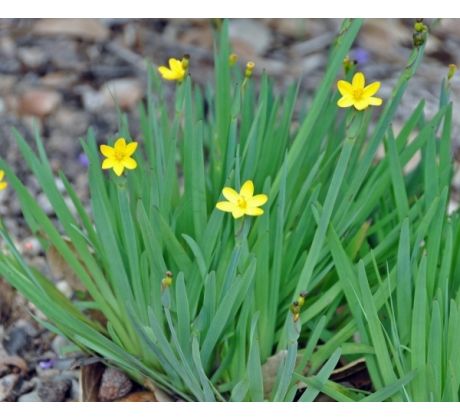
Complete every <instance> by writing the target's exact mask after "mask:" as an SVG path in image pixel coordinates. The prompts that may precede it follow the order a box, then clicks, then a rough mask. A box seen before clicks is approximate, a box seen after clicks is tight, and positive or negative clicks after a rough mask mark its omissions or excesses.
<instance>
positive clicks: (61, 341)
mask: <svg viewBox="0 0 460 420" xmlns="http://www.w3.org/2000/svg"><path fill="white" fill-rule="evenodd" d="M71 345H72V342H70V341H69V340H68V339H67V338H65V337H63V336H62V335H57V336H56V337H55V338H54V339H53V341H52V342H51V349H52V350H53V351H54V352H55V353H56V354H57V355H58V356H63V355H64V353H65V350H66V347H69V346H71Z"/></svg>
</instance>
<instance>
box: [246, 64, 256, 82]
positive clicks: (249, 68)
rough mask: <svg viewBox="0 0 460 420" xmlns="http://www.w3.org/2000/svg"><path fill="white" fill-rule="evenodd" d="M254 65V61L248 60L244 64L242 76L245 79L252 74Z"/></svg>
mask: <svg viewBox="0 0 460 420" xmlns="http://www.w3.org/2000/svg"><path fill="white" fill-rule="evenodd" d="M255 66H256V63H254V61H248V62H247V64H246V70H245V72H244V77H245V78H246V79H249V78H250V77H251V76H252V72H253V71H254V67H255Z"/></svg>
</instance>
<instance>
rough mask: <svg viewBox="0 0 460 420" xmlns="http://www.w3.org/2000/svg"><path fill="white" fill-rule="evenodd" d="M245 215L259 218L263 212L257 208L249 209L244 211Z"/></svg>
mask: <svg viewBox="0 0 460 420" xmlns="http://www.w3.org/2000/svg"><path fill="white" fill-rule="evenodd" d="M246 214H247V215H248V216H261V215H262V214H264V211H263V210H262V209H259V207H250V208H248V209H246Z"/></svg>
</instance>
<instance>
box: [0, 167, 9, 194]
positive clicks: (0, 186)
mask: <svg viewBox="0 0 460 420" xmlns="http://www.w3.org/2000/svg"><path fill="white" fill-rule="evenodd" d="M4 176H5V171H2V170H0V191H1V190H4V189H5V188H6V187H7V186H8V182H6V181H3V177H4Z"/></svg>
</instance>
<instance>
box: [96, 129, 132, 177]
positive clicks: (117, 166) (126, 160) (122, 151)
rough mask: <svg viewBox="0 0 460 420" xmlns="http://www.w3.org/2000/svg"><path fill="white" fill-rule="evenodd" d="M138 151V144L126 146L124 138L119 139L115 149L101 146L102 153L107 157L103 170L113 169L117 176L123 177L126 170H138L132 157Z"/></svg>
mask: <svg viewBox="0 0 460 420" xmlns="http://www.w3.org/2000/svg"><path fill="white" fill-rule="evenodd" d="M136 149H137V142H135V141H132V142H130V143H128V144H126V140H125V139H124V138H119V139H118V140H117V141H116V142H115V144H114V146H113V147H111V146H108V145H106V144H101V147H100V151H101V153H102V154H103V155H104V156H105V159H104V160H103V162H102V169H113V171H114V172H115V173H116V174H117V176H121V175H122V174H123V171H124V170H125V168H126V169H135V168H137V162H136V161H135V160H134V159H133V158H132V157H131V155H132V154H133V153H134V152H135V151H136Z"/></svg>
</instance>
